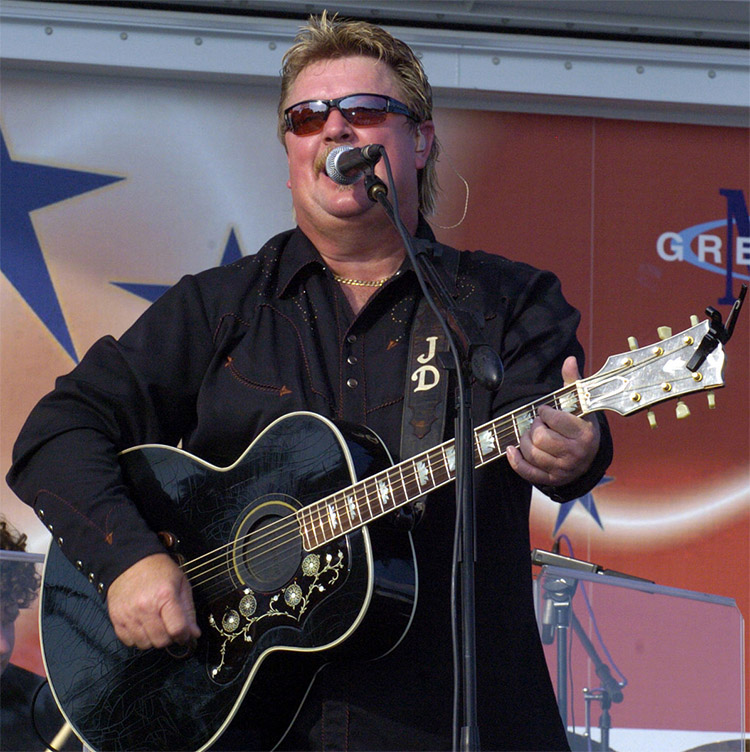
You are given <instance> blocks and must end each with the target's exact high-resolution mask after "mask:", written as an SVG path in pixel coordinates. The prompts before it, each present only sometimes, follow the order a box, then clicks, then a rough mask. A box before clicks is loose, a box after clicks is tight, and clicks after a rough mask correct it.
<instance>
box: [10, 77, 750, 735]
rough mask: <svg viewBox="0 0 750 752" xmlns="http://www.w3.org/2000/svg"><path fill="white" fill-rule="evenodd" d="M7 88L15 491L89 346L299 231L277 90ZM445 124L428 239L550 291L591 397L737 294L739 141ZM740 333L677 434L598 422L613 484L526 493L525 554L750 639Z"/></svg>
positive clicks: (146, 85) (748, 431)
mask: <svg viewBox="0 0 750 752" xmlns="http://www.w3.org/2000/svg"><path fill="white" fill-rule="evenodd" d="M2 84H3V104H2V112H1V113H0V130H1V131H2V171H1V175H2V186H1V191H2V238H1V243H2V255H0V263H1V265H2V281H1V282H0V285H2V287H0V305H1V306H2V307H1V310H0V315H2V332H3V336H2V342H1V345H0V346H1V348H2V349H1V351H0V364H1V365H0V367H1V368H2V374H1V385H2V391H1V393H0V399H1V400H2V402H1V404H0V408H1V410H2V432H1V433H0V457H1V460H2V468H3V473H5V472H6V471H7V468H8V466H9V465H10V457H11V450H12V445H13V442H14V440H15V437H16V435H17V433H18V431H19V429H20V427H21V425H22V423H23V421H24V419H25V417H26V415H27V414H28V412H29V411H30V410H31V408H32V407H33V405H34V404H35V403H36V401H37V400H38V399H39V398H40V397H41V396H42V395H43V394H44V393H46V392H47V391H48V390H49V389H51V388H52V386H53V383H54V379H55V377H56V376H57V375H59V374H61V373H64V372H67V371H69V370H70V369H71V368H72V367H73V365H74V364H75V363H76V362H77V361H78V359H79V358H80V357H81V356H82V355H83V353H84V352H85V351H86V349H87V348H88V347H89V345H90V344H91V343H92V342H94V341H95V340H96V339H97V338H98V337H100V336H102V335H104V334H107V333H111V334H114V335H118V334H120V333H122V332H123V331H124V329H125V328H126V327H127V326H129V324H130V323H131V322H132V321H133V320H134V319H135V318H136V317H137V316H138V315H139V314H140V313H141V312H142V311H143V310H144V309H145V308H146V306H147V305H148V304H149V302H151V301H153V300H154V299H155V298H156V297H158V295H159V294H160V293H161V292H162V291H163V290H164V289H165V288H166V287H167V286H169V285H171V284H173V283H174V282H176V281H177V280H178V279H179V278H180V277H181V276H182V275H183V274H186V273H193V272H197V271H200V270H201V269H204V268H206V267H210V266H215V265H218V264H221V263H225V262H227V261H231V260H234V259H235V258H237V257H238V256H239V255H244V254H250V253H254V252H255V251H256V250H257V249H258V248H259V247H260V245H261V244H262V243H263V242H264V241H265V240H266V239H267V238H268V237H270V236H271V235H273V234H275V233H276V232H278V231H280V230H282V229H285V228H287V227H289V226H291V225H292V214H291V200H290V196H289V192H288V190H287V188H286V187H285V183H286V177H287V174H286V159H285V155H284V152H283V149H282V147H281V145H280V144H279V143H278V141H277V139H276V135H275V123H276V114H275V107H276V91H275V90H271V89H268V88H263V87H252V86H247V85H239V84H237V85H235V84H226V83H224V84H215V83H212V84H209V83H207V82H200V81H190V82H187V81H179V80H161V79H145V78H143V79H141V78H138V79H136V78H132V79H131V78H127V77H124V76H123V77H121V76H94V75H83V74H81V75H72V74H71V75H64V76H63V75H55V74H54V73H39V72H31V71H21V70H15V71H14V70H10V71H6V72H4V76H3V82H2ZM436 125H437V131H438V134H439V136H440V139H441V141H442V144H443V153H444V156H443V158H442V161H441V164H440V180H441V184H442V186H443V189H444V198H443V200H442V202H441V203H440V206H439V211H438V213H437V215H436V216H435V217H433V218H432V224H433V227H434V229H435V231H436V233H437V235H438V238H439V239H440V240H441V241H442V242H445V243H448V244H451V245H454V246H456V247H458V248H469V249H475V248H481V249H484V250H487V251H492V252H496V253H500V254H502V255H505V256H507V257H510V258H513V259H518V260H522V261H525V262H528V263H530V264H533V265H535V266H538V267H541V268H546V269H551V270H553V271H555V272H556V273H557V274H558V275H559V277H560V278H561V280H562V284H563V291H564V293H565V295H566V297H567V298H568V299H569V300H570V301H571V303H572V304H573V305H575V306H576V307H577V308H578V309H579V310H580V311H581V313H582V324H581V329H580V332H579V334H580V339H581V341H582V343H583V345H584V347H585V349H586V352H587V359H588V360H587V373H586V375H590V374H592V373H593V372H595V371H596V370H598V369H599V368H600V367H601V366H602V365H603V364H604V361H605V360H606V358H607V357H608V356H609V355H612V354H615V353H619V352H624V351H626V350H627V349H628V344H627V338H628V337H629V336H635V337H636V338H637V339H638V341H639V343H640V345H647V344H650V343H651V342H654V341H656V340H657V335H656V328H657V327H658V326H662V325H667V326H671V327H672V328H673V330H674V332H675V333H677V332H679V331H681V330H682V329H685V328H687V327H689V326H690V315H691V314H696V315H698V317H699V318H701V319H702V318H704V309H705V308H706V306H709V305H710V306H713V307H715V308H716V309H717V310H719V311H720V312H721V313H722V315H723V316H724V317H726V314H727V313H728V311H729V308H730V303H731V299H732V298H733V296H735V295H737V293H738V291H739V287H740V284H741V283H742V282H747V281H748V279H750V226H749V221H748V209H747V204H748V201H749V200H750V177H749V176H748V164H750V154H749V153H748V152H749V150H748V143H749V141H748V131H747V130H746V129H741V128H722V127H716V126H704V125H690V124H672V123H656V122H641V121H625V120H608V119H604V118H592V117H572V116H563V115H535V114H520V113H501V112H487V111H481V112H480V111H472V110H462V109H448V108H438V111H437V113H436ZM464 180H465V181H466V183H467V184H468V207H467V209H466V216H465V218H464V219H463V221H461V218H462V215H463V213H464V207H465V203H466V197H467V188H466V185H465V183H464ZM384 221H385V220H384ZM454 225H457V226H454ZM449 227H450V228H451V229H447V228H449ZM748 316H750V311H748V310H745V311H743V314H742V316H741V318H740V321H739V323H738V326H737V329H736V332H735V335H734V338H733V339H732V341H731V342H730V343H729V345H728V347H727V367H726V372H725V379H726V385H727V386H726V389H723V390H720V391H719V392H718V393H717V395H716V398H717V405H716V408H715V409H712V410H710V409H709V408H708V405H707V402H706V398H705V396H704V395H701V394H696V395H692V396H690V397H688V398H687V399H686V400H685V402H686V403H687V405H688V406H689V408H690V410H691V413H692V414H691V416H690V417H689V418H686V419H684V420H677V419H676V417H675V413H674V403H669V404H665V405H663V406H660V407H657V408H656V410H655V412H656V416H657V420H658V427H657V428H656V429H651V428H650V427H649V424H648V421H647V420H646V416H645V415H644V414H638V415H635V416H632V417H629V418H623V417H620V416H617V415H611V417H610V424H611V426H612V431H613V434H614V439H615V460H614V463H613V464H612V466H611V468H610V470H609V472H608V474H607V476H606V478H605V479H604V481H603V482H602V483H601V484H600V486H599V487H597V488H596V489H595V490H594V491H593V492H592V493H591V494H589V495H588V496H586V497H584V498H582V499H579V500H576V501H575V502H571V503H569V504H565V505H562V506H560V505H557V504H554V503H553V502H551V501H549V500H548V499H546V498H545V497H542V496H541V495H540V494H536V495H535V498H534V503H533V510H532V521H531V524H532V534H533V540H532V544H533V545H534V546H535V547H539V548H545V549H550V548H551V547H552V545H553V543H554V541H555V540H556V539H558V538H559V537H560V536H565V538H564V540H563V542H562V546H561V552H562V553H566V554H571V555H573V556H575V557H577V558H582V559H587V560H589V561H594V562H596V563H599V564H601V565H603V566H605V567H607V568H611V569H616V570H619V571H622V572H627V573H630V574H633V575H637V576H639V577H644V578H647V579H649V580H653V581H655V582H657V583H659V584H661V585H668V586H672V587H676V588H684V589H688V590H696V591H702V592H706V593H713V594H717V595H723V596H728V597H731V598H734V599H735V600H736V601H737V604H738V606H739V608H740V610H741V612H742V614H743V615H744V617H745V618H746V619H747V617H748V614H750V603H749V599H750V596H749V594H748V565H749V561H750V504H749V503H748V502H750V466H749V460H750V445H749V442H750V414H749V404H748V403H749V402H750V390H749V387H748V385H749V384H750V323H749V319H748ZM1 498H2V508H3V513H4V514H5V515H6V516H7V517H8V518H9V519H10V521H11V522H12V523H13V524H14V525H15V526H16V527H18V528H19V529H21V530H23V531H24V532H26V533H28V535H29V538H30V546H29V550H32V551H40V552H41V551H44V550H45V549H46V546H47V541H48V534H47V532H46V530H45V529H44V528H43V527H42V525H41V523H40V522H39V521H38V520H37V519H36V517H35V516H34V515H33V513H32V512H31V510H29V509H28V508H27V507H25V506H24V505H23V504H21V503H20V502H19V501H18V500H17V499H16V498H15V497H14V495H13V494H12V492H11V491H10V490H9V489H8V488H7V486H5V485H4V484H3V487H2V497H1ZM497 502H498V504H500V503H502V499H498V500H497ZM644 618H646V617H644ZM685 629H686V631H690V629H691V626H690V625H686V626H685ZM36 639H37V638H36V624H35V614H34V613H33V612H31V611H29V612H26V613H24V614H23V615H22V616H21V617H20V620H19V637H18V641H17V646H16V651H15V653H14V655H13V661H14V662H16V663H19V664H20V665H23V666H25V667H26V668H29V669H31V670H34V671H37V672H39V673H41V672H42V671H43V666H42V665H41V662H40V658H39V650H38V644H37V642H36ZM675 639H679V636H676V637H675ZM685 691H686V692H689V691H690V687H686V688H685ZM670 702H674V703H679V698H671V699H670ZM578 712H579V713H582V711H581V710H580V709H579V711H578ZM730 730H731V729H730Z"/></svg>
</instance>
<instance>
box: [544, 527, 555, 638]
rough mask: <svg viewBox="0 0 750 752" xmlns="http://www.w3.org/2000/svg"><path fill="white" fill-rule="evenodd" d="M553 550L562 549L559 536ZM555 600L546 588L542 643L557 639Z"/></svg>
mask: <svg viewBox="0 0 750 752" xmlns="http://www.w3.org/2000/svg"><path fill="white" fill-rule="evenodd" d="M552 551H553V552H554V553H555V554H558V553H559V551H560V539H559V538H557V539H556V540H555V542H554V544H553V545H552ZM555 621H556V619H555V601H554V599H553V598H552V595H551V594H550V593H549V591H548V590H547V589H546V588H545V590H544V610H543V612H542V634H541V637H542V644H543V645H551V644H552V643H553V642H554V641H555Z"/></svg>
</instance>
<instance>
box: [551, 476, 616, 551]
mask: <svg viewBox="0 0 750 752" xmlns="http://www.w3.org/2000/svg"><path fill="white" fill-rule="evenodd" d="M613 480H614V478H611V477H610V476H608V475H605V476H604V477H603V478H602V479H601V480H600V481H599V483H597V485H596V487H597V488H599V486H604V485H606V484H607V483H611V482H612V481H613ZM576 504H580V505H581V506H582V507H583V508H584V509H585V510H586V511H587V512H588V513H589V514H590V515H591V516H592V517H593V518H594V520H595V521H596V524H597V525H599V527H600V528H601V529H602V530H604V525H602V521H601V519H600V518H599V512H598V511H597V509H596V503H595V502H594V494H593V492H592V491H589V492H588V493H587V494H584V495H583V496H579V497H578V498H577V499H573V501H566V502H565V503H564V504H561V505H560V511H559V512H558V514H557V522H555V531H554V533H552V537H553V538H554V537H555V536H557V533H558V531H559V530H560V528H561V527H562V526H563V523H564V522H565V520H566V518H567V516H568V515H569V514H570V513H571V512H572V511H573V507H574V506H575V505H576Z"/></svg>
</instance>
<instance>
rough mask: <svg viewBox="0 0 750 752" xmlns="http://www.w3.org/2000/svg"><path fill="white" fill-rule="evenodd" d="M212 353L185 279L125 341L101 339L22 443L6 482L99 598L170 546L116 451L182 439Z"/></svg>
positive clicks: (190, 282)
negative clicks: (141, 507) (128, 481)
mask: <svg viewBox="0 0 750 752" xmlns="http://www.w3.org/2000/svg"><path fill="white" fill-rule="evenodd" d="M212 351H213V347H212V332H211V326H210V323H209V320H208V316H207V314H206V311H205V308H204V304H203V299H202V296H201V293H200V290H199V286H198V283H197V282H196V281H195V278H192V277H186V278H184V279H183V280H181V281H180V282H179V283H178V284H177V285H175V287H173V288H172V289H171V290H169V291H168V292H167V293H165V295H164V296H162V298H160V299H159V300H158V301H157V302H156V303H154V305H152V306H151V307H150V308H149V309H148V310H147V311H146V312H145V313H144V314H143V316H141V317H140V318H139V319H138V321H137V322H136V323H135V324H134V325H133V326H132V327H131V328H130V329H129V330H128V331H127V332H126V333H125V334H124V335H123V336H122V337H121V338H120V339H119V340H115V339H114V338H112V337H105V338H103V339H101V340H99V341H98V342H96V343H95V344H94V345H93V346H92V347H91V349H90V350H89V351H88V352H87V354H86V355H85V356H84V358H83V359H82V360H81V362H80V363H79V364H78V365H77V366H76V368H75V369H74V370H73V371H72V372H71V373H69V374H67V375H66V376H62V377H60V378H59V379H58V380H57V382H56V384H55V388H54V390H53V391H52V392H50V393H49V394H48V395H47V396H45V397H44V398H43V399H42V400H41V401H40V402H39V404H38V405H37V406H36V407H35V408H34V410H33V411H32V412H31V414H30V415H29V417H28V419H27V421H26V423H25V425H24V427H23V428H22V430H21V433H20V435H19V437H18V439H17V441H16V444H15V447H14V451H13V464H12V466H11V468H10V471H9V473H8V476H7V480H8V484H9V485H10V487H11V488H12V489H13V490H14V492H15V493H16V494H17V495H18V496H19V497H20V498H21V499H22V500H23V501H24V502H25V503H26V504H28V505H30V506H31V507H33V508H34V509H35V511H36V513H37V514H38V515H39V517H40V518H41V519H42V520H43V522H44V524H45V525H46V526H47V527H48V529H49V530H50V532H51V533H52V537H53V540H54V541H56V542H57V544H58V545H60V546H61V548H62V550H63V552H64V553H65V555H66V556H67V557H68V558H69V559H70V560H71V561H73V562H74V563H76V566H78V568H79V569H83V570H84V572H85V573H86V574H88V575H90V577H91V579H92V580H94V582H95V583H96V584H98V585H99V589H100V591H101V592H102V593H105V592H106V589H107V588H108V587H109V585H110V584H111V583H112V581H113V580H114V579H115V578H116V577H117V576H118V575H119V574H121V573H122V572H124V571H125V570H126V569H127V568H128V567H130V566H131V565H132V564H134V563H135V562H136V561H138V560H139V559H141V558H143V557H144V556H147V555H149V554H152V553H157V552H159V551H163V550H164V549H163V547H162V546H161V544H160V543H159V541H158V539H157V537H156V535H155V534H154V533H153V532H152V531H151V530H150V529H149V528H148V527H147V526H146V523H145V522H144V521H143V519H142V518H141V516H140V514H139V512H138V510H137V508H136V507H135V505H134V503H133V502H132V501H131V499H130V497H129V494H128V490H127V488H126V487H125V484H124V481H123V477H122V474H121V471H120V466H119V462H118V454H119V452H121V451H122V450H124V449H126V448H128V447H130V446H134V445H139V444H145V443H166V444H175V443H177V442H178V441H179V440H180V438H181V437H182V435H183V432H184V431H185V430H187V428H188V426H189V425H190V424H191V421H192V420H193V416H194V414H195V399H196V394H197V393H198V390H199V388H200V382H201V378H202V374H203V373H204V372H205V369H206V367H207V364H208V362H209V360H210V358H211V356H212Z"/></svg>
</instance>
